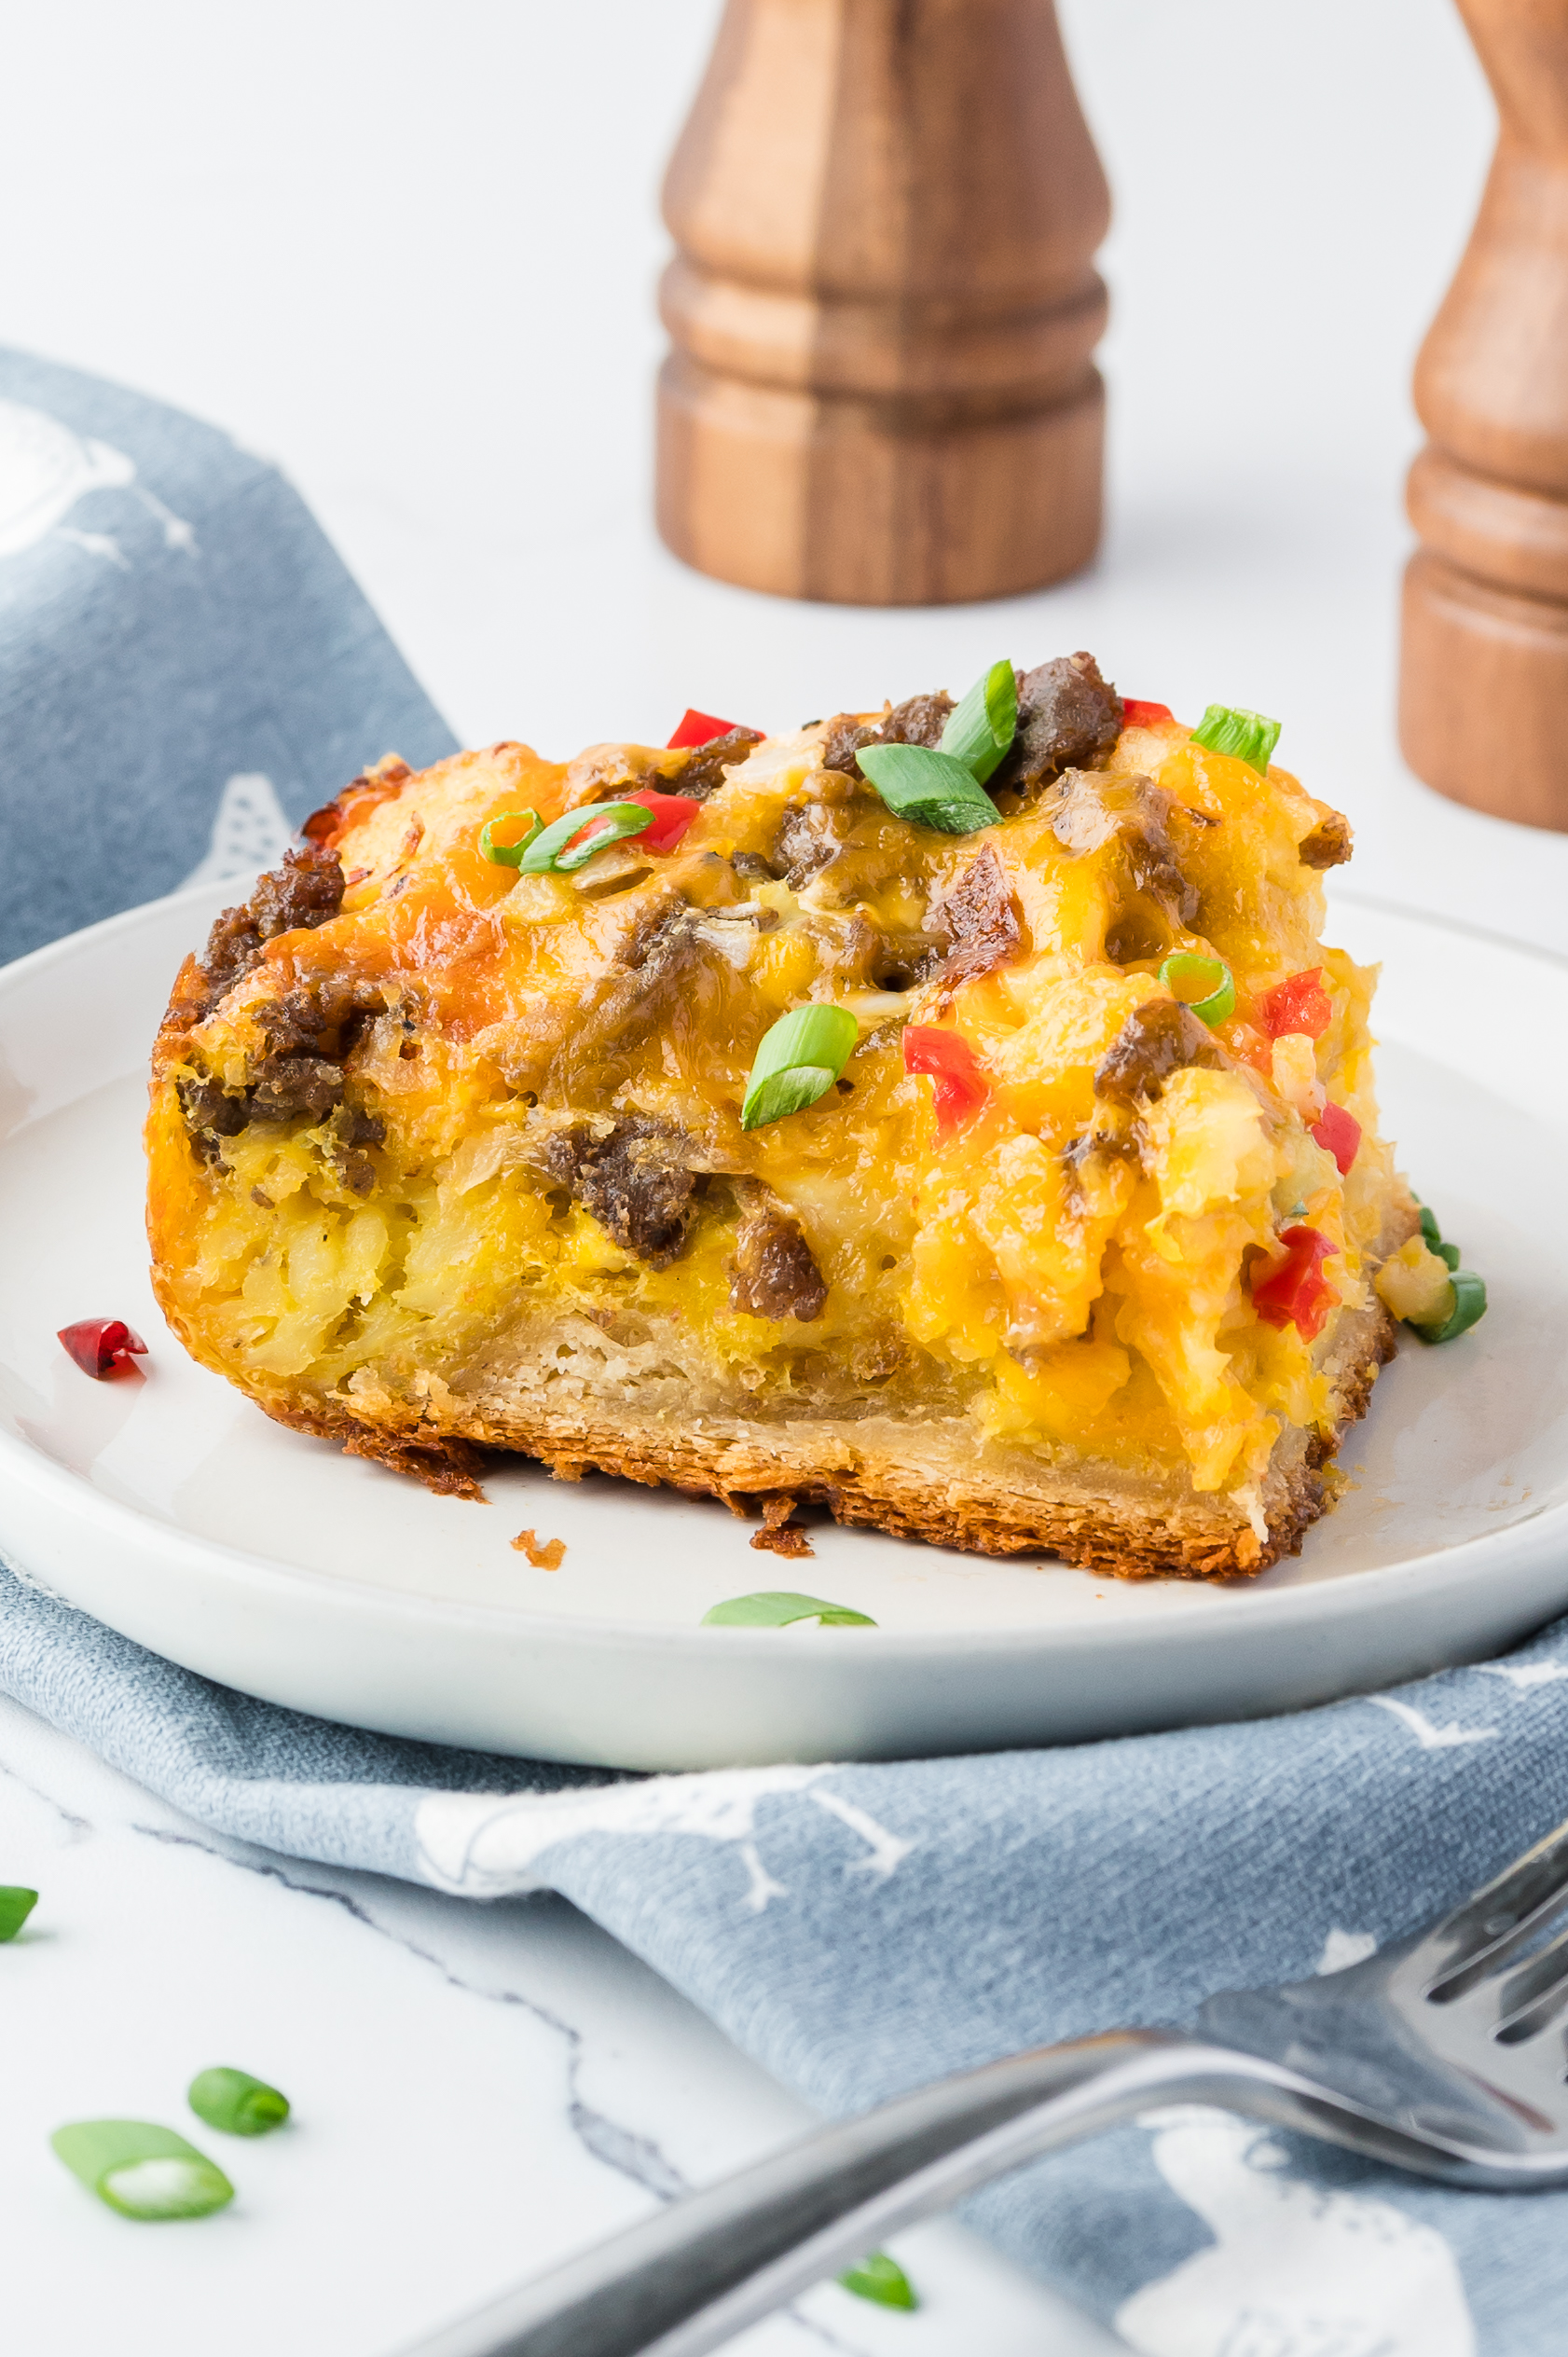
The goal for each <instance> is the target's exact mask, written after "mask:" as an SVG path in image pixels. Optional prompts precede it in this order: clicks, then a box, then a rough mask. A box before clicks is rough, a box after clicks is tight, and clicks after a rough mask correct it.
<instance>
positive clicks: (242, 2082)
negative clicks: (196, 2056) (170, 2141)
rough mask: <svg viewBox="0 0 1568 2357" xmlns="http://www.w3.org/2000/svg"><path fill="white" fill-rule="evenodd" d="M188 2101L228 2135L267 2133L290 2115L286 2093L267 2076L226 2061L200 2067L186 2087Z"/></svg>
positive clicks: (202, 2116) (209, 2122) (279, 2125)
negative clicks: (236, 2068) (271, 2084)
mask: <svg viewBox="0 0 1568 2357" xmlns="http://www.w3.org/2000/svg"><path fill="white" fill-rule="evenodd" d="M186 2102H187V2103H188V2104H189V2105H190V2108H191V2110H192V2111H193V2112H194V2113H195V2114H196V2116H197V2118H198V2119H204V2120H205V2121H206V2123H207V2125H208V2127H209V2128H221V2129H222V2130H223V2132H224V2134H225V2135H226V2136H265V2135H266V2134H267V2133H268V2130H270V2129H274V2128H282V2124H283V2122H284V2120H286V2119H287V2117H288V2116H289V2099H288V2097H287V2096H286V2095H280V2094H279V2092H278V2089H277V2088H275V2087H268V2084H267V2081H266V2080H265V2079H254V2078H253V2077H252V2076H251V2074H250V2073H249V2071H234V2070H230V2069H228V2068H227V2066H225V2065H220V2066H219V2067H217V2068H216V2069H213V2070H211V2071H198V2073H197V2074H196V2076H195V2077H194V2078H193V2079H192V2081H191V2083H190V2085H189V2087H188V2088H186Z"/></svg>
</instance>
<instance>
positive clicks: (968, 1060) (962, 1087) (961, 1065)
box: [903, 1023, 991, 1137]
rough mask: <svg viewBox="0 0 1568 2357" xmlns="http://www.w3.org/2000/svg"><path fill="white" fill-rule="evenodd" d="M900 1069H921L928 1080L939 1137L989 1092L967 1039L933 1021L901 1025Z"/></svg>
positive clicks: (964, 1118) (947, 1135)
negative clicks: (943, 1028)
mask: <svg viewBox="0 0 1568 2357" xmlns="http://www.w3.org/2000/svg"><path fill="white" fill-rule="evenodd" d="M903 1068H904V1070H905V1071H906V1072H923V1073H924V1074H925V1076H926V1078H927V1079H928V1081H929V1082H930V1083H931V1095H932V1096H933V1098H934V1100H935V1103H936V1113H937V1136H938V1137H950V1136H951V1134H952V1133H953V1131H954V1130H956V1128H957V1127H958V1126H959V1124H960V1123H963V1122H967V1121H968V1120H969V1118H970V1114H971V1113H973V1112H975V1111H977V1110H978V1109H979V1108H980V1107H981V1106H982V1105H983V1104H984V1102H985V1099H986V1098H987V1096H989V1095H990V1094H991V1091H990V1085H989V1083H988V1082H987V1081H986V1079H985V1076H984V1074H983V1072H982V1070H981V1068H980V1066H979V1064H978V1063H977V1062H976V1061H975V1054H974V1050H973V1049H972V1048H971V1047H970V1043H969V1041H967V1040H966V1039H963V1038H962V1037H960V1035H959V1034H958V1033H957V1032H956V1031H942V1030H939V1029H938V1028H937V1027H936V1026H935V1025H934V1024H930V1023H911V1024H906V1025H905V1027H904V1035H903Z"/></svg>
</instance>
